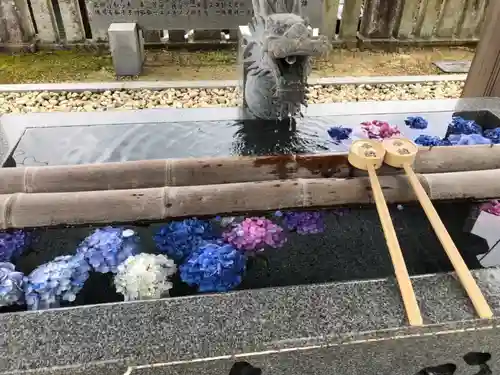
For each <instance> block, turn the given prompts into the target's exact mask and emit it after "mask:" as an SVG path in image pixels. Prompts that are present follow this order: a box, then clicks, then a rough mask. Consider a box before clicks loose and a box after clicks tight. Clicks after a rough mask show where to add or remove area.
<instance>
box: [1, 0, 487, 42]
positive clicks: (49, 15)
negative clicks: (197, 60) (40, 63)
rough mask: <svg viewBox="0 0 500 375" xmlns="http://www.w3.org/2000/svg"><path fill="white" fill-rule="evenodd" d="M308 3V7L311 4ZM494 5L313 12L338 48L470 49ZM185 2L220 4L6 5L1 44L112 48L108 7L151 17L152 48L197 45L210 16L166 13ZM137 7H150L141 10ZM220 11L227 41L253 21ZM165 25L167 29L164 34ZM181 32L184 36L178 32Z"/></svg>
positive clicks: (116, 13) (353, 2)
mask: <svg viewBox="0 0 500 375" xmlns="http://www.w3.org/2000/svg"><path fill="white" fill-rule="evenodd" d="M131 1H132V3H133V4H132V5H131ZM224 1H236V0H222V1H215V3H216V4H219V3H220V4H222V5H220V6H222V7H223V6H224V5H223V4H224ZM243 1H244V2H240V4H242V5H243V6H245V7H248V6H249V5H248V4H249V3H250V4H251V1H250V0H243ZM303 1H304V4H306V5H307V3H308V1H307V0H303ZM489 1H493V0H344V1H342V0H309V2H310V3H311V4H309V6H308V9H310V10H309V11H310V12H312V13H313V16H311V17H310V18H312V22H313V23H315V24H317V25H313V26H314V27H318V28H319V29H320V32H321V33H323V34H326V35H328V36H329V37H331V39H332V42H333V43H334V44H352V43H359V42H366V43H377V42H381V43H396V44H407V45H408V44H409V45H412V44H433V43H439V44H465V43H470V42H476V41H477V40H478V37H479V35H480V33H481V29H482V25H483V20H484V16H485V12H486V8H487V6H488V2H489ZM182 2H186V4H188V5H187V7H189V6H191V7H193V6H200V5H193V4H203V6H204V7H206V6H207V3H208V2H210V3H213V2H214V0H142V1H141V0H103V1H101V0H0V46H2V47H11V48H12V47H14V48H15V47H22V46H26V45H31V44H33V43H34V42H37V43H39V44H42V45H47V46H51V45H52V46H55V45H67V46H71V45H79V44H82V43H84V44H97V43H100V42H105V41H106V39H107V28H106V23H105V22H104V23H103V22H102V19H103V14H102V12H101V11H100V10H99V9H101V8H102V6H103V5H104V6H105V8H104V11H103V12H106V9H107V12H108V13H105V14H104V15H105V16H106V17H107V18H108V19H109V20H110V22H112V21H115V20H123V19H124V14H125V13H126V12H128V13H126V14H127V16H126V17H125V19H128V20H130V19H134V17H136V18H137V17H138V18H141V17H142V18H144V19H145V20H146V22H143V23H142V24H141V22H140V24H141V26H142V27H143V28H144V29H146V30H147V32H146V36H147V40H146V42H160V41H164V42H167V40H168V41H169V42H179V41H180V42H185V41H188V40H189V41H193V37H194V40H196V38H197V36H200V35H203V34H204V32H205V34H206V25H207V18H206V17H205V18H203V21H202V18H200V17H201V16H196V15H193V14H194V13H192V14H191V15H190V14H189V8H188V11H187V13H186V14H184V13H182V12H181V11H179V12H180V13H175V12H170V11H168V15H165V13H164V12H163V9H165V7H168V6H170V7H175V6H176V5H172V4H174V3H179V4H180V3H182ZM139 3H140V5H137V4H139ZM145 3H147V4H149V5H151V4H153V5H154V7H155V11H156V13H155V14H154V17H156V18H155V22H151V23H149V22H148V21H147V20H148V19H150V17H149V18H148V13H147V12H150V10H148V9H149V8H147V6H146V7H145V8H144V4H145ZM134 4H136V5H137V7H139V8H141V7H143V8H141V9H138V8H137V7H135V8H134V6H135V5H134ZM166 4H167V5H166ZM168 4H169V5H168ZM189 4H191V5H189ZM127 6H128V8H127ZM218 6H219V5H218ZM132 8H134V9H133V11H132ZM136 8H137V9H136ZM306 8H307V7H306ZM127 9H128V10H127ZM158 9H161V10H162V11H161V12H158ZM309 11H308V12H309ZM141 12H143V13H141ZM194 12H196V11H194ZM198 12H199V11H198ZM205 12H207V11H206V10H205ZM217 12H219V13H210V14H209V13H206V15H207V17H208V16H210V17H211V20H216V22H214V23H213V24H214V25H215V26H216V27H215V28H217V27H218V28H220V29H225V34H224V33H221V32H220V31H221V30H219V31H218V32H217V31H216V30H214V28H211V30H210V31H211V32H210V35H211V37H213V36H214V35H215V39H218V38H221V39H220V40H221V41H226V42H227V41H228V40H230V39H231V38H234V36H235V33H234V32H233V33H232V32H231V31H234V30H235V29H236V28H235V27H234V25H235V24H236V23H237V22H240V21H242V20H243V21H244V20H245V19H246V18H245V17H246V16H248V17H247V18H250V17H251V14H246V13H245V14H244V16H242V15H241V14H236V11H234V12H235V13H234V14H233V13H232V11H231V13H224V15H223V16H222V15H220V14H221V13H220V12H221V11H220V10H217ZM181 13H182V14H181ZM306 13H307V12H306ZM214 14H218V15H220V16H215V15H214ZM162 17H164V18H162ZM183 17H184V18H183ZM217 17H218V18H217ZM242 17H243V18H242ZM163 19H164V25H163V21H162V20H163ZM174 21H175V22H174ZM208 22H209V23H210V24H212V23H211V22H212V21H208ZM160 24H161V26H162V29H161V30H158V26H159V25H160ZM226 24H227V26H224V27H223V25H226ZM184 25H185V27H183V26H184ZM151 26H154V27H151ZM179 26H181V27H182V28H183V30H179ZM189 30H194V33H193V32H192V31H191V32H189ZM221 35H222V37H221ZM224 35H225V36H226V37H224ZM166 36H169V38H168V37H166ZM175 38H177V39H178V40H175Z"/></svg>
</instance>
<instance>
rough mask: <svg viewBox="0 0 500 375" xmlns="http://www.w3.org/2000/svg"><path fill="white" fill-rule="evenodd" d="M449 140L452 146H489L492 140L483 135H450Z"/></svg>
mask: <svg viewBox="0 0 500 375" xmlns="http://www.w3.org/2000/svg"><path fill="white" fill-rule="evenodd" d="M448 140H449V141H450V143H451V144H452V145H457V146H464V145H489V144H491V139H489V138H485V137H483V136H482V135H481V134H450V136H449V137H448Z"/></svg>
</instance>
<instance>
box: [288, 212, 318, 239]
mask: <svg viewBox="0 0 500 375" xmlns="http://www.w3.org/2000/svg"><path fill="white" fill-rule="evenodd" d="M283 221H284V223H285V225H286V227H287V228H288V229H289V230H295V231H297V233H298V234H315V233H321V232H323V231H324V230H325V222H324V214H323V212H321V211H310V212H285V214H284V216H283Z"/></svg>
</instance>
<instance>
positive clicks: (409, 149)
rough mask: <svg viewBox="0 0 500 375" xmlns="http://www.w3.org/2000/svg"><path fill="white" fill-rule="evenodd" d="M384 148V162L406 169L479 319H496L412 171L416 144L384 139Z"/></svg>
mask: <svg viewBox="0 0 500 375" xmlns="http://www.w3.org/2000/svg"><path fill="white" fill-rule="evenodd" d="M383 147H384V148H385V151H386V153H385V155H386V156H385V163H387V164H389V165H390V166H392V167H395V168H403V169H404V171H405V172H406V175H407V176H408V181H409V182H410V184H411V186H412V188H413V191H414V192H415V195H416V196H417V198H418V200H419V202H420V204H421V205H422V208H423V209H424V212H425V214H426V215H427V218H428V219H429V221H430V223H431V225H432V228H433V229H434V232H435V233H436V236H437V238H438V239H439V242H441V245H442V246H443V248H444V250H445V252H446V255H447V256H448V258H449V259H450V262H451V264H452V265H453V268H454V269H455V272H456V273H457V276H458V278H459V279H460V282H461V283H462V285H463V287H464V289H465V291H466V292H467V294H468V295H469V298H470V300H471V302H472V304H473V305H474V308H475V309H476V312H477V314H478V315H479V317H480V318H483V319H484V318H491V317H493V311H492V310H491V308H490V306H489V305H488V302H486V299H485V298H484V296H483V293H482V292H481V290H480V289H479V287H478V286H477V283H476V281H475V280H474V278H473V277H472V274H471V273H470V271H469V268H468V267H467V265H466V264H465V262H464V260H463V258H462V256H461V255H460V252H459V251H458V249H457V246H456V245H455V243H454V242H453V240H452V238H451V236H450V234H449V233H448V231H447V230H446V227H445V226H444V224H443V222H442V220H441V218H440V217H439V215H438V213H437V211H436V209H435V208H434V206H433V204H432V202H431V200H430V199H429V196H428V195H427V193H426V192H425V189H424V188H423V187H422V184H421V183H420V181H419V180H418V177H417V175H416V174H415V172H413V169H412V167H411V164H412V163H413V162H414V161H415V158H416V156H417V152H418V147H417V145H416V144H414V143H413V142H411V141H410V140H409V139H404V138H393V139H387V140H384V141H383Z"/></svg>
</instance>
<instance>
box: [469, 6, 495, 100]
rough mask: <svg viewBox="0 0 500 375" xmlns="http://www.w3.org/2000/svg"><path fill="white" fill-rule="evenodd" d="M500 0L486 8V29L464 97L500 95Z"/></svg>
mask: <svg viewBox="0 0 500 375" xmlns="http://www.w3.org/2000/svg"><path fill="white" fill-rule="evenodd" d="M499 20H500V1H498V0H492V1H490V4H489V6H488V8H487V9H486V18H485V22H484V29H483V32H482V34H481V40H480V42H479V45H478V47H477V49H476V55H475V56H474V60H473V61H472V66H471V68H470V71H469V74H468V76H467V80H466V81H465V87H464V90H463V92H462V97H464V98H472V97H484V96H489V97H500V22H499Z"/></svg>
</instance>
